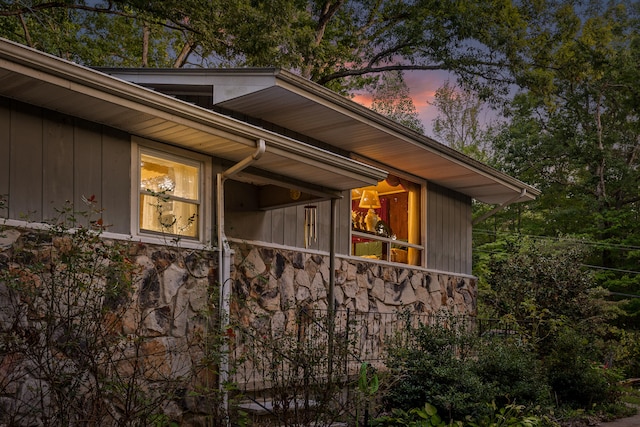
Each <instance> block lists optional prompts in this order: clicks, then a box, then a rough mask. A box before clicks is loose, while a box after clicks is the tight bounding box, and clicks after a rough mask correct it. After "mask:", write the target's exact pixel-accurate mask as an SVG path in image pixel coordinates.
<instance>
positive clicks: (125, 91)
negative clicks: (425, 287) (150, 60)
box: [0, 40, 386, 194]
mask: <svg viewBox="0 0 640 427" xmlns="http://www.w3.org/2000/svg"><path fill="white" fill-rule="evenodd" d="M0 96H5V97H7V98H11V99H15V100H18V101H21V102H24V103H27V104H31V105H35V106H38V107H42V108H46V109H49V110H53V111H57V112H60V113H64V114H68V115H71V116H75V117H79V118H82V119H86V120H89V121H92V122H96V123H101V124H104V125H107V126H110V127H113V128H116V129H120V130H123V131H125V132H128V133H130V134H133V135H136V136H140V137H143V138H149V139H153V140H155V141H159V142H164V143H168V144H172V145H176V146H180V147H184V148H189V149H192V150H195V151H198V152H202V153H206V154H210V155H213V156H216V157H220V158H223V159H226V160H229V161H231V162H238V161H241V160H242V159H244V158H246V157H247V156H250V155H251V154H252V153H253V152H254V151H255V141H256V140H257V139H264V140H265V141H266V146H267V148H266V152H265V153H264V154H263V155H262V157H260V159H259V161H258V162H257V163H255V165H254V166H255V167H256V168H258V169H260V170H262V171H264V172H266V174H267V175H268V174H269V173H272V174H274V175H277V176H282V177H284V178H286V179H287V180H290V182H291V183H292V185H295V183H298V185H299V186H300V187H301V188H303V189H306V190H312V191H315V192H316V193H323V192H325V194H335V193H336V192H338V191H342V190H347V189H350V188H354V187H359V186H363V185H369V184H372V183H375V182H377V181H379V180H381V179H384V177H386V172H385V171H383V170H381V169H378V168H375V167H370V166H368V165H365V164H363V163H360V162H357V161H354V160H353V159H348V158H345V157H344V156H340V155H337V154H335V153H331V152H329V151H327V150H323V149H319V148H317V147H313V146H311V145H308V144H304V143H302V142H300V141H296V140H294V139H291V138H287V137H284V136H282V135H280V134H277V133H274V132H269V131H267V130H265V129H262V128H258V127H255V126H251V125H248V124H247V123H244V122H241V121H239V120H234V119H232V118H230V117H228V116H225V115H222V114H218V113H215V112H212V111H210V110H206V109H204V108H200V107H197V106H194V105H191V104H189V103H186V102H182V101H179V100H176V99H174V98H171V97H168V96H165V95H162V94H160V93H157V92H154V91H151V90H148V89H145V88H142V87H140V86H137V85H134V84H131V83H128V82H125V81H122V80H119V79H116V78H113V77H111V76H108V75H106V74H103V73H101V72H98V71H95V70H92V69H89V68H86V67H82V66H78V65H76V64H73V63H70V62H68V61H64V60H61V59H59V58H57V57H54V56H51V55H47V54H43V53H41V52H38V51H36V50H33V49H29V48H26V47H24V46H21V45H18V44H16V43H12V42H9V41H6V40H0Z"/></svg>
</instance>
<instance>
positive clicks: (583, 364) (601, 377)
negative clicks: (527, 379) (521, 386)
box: [545, 328, 620, 408]
mask: <svg viewBox="0 0 640 427" xmlns="http://www.w3.org/2000/svg"><path fill="white" fill-rule="evenodd" d="M550 347H551V350H550V351H549V354H548V355H547V356H546V358H545V367H546V370H547V375H548V378H549V385H550V387H551V388H552V390H553V393H554V397H555V398H556V400H557V403H558V404H559V405H566V406H570V407H573V408H590V407H592V406H593V405H595V404H602V403H605V402H611V401H614V400H615V398H616V397H617V396H616V383H617V381H619V380H620V377H619V376H618V375H617V374H616V372H615V371H614V370H612V369H605V368H603V367H602V366H601V365H598V364H596V363H594V362H593V361H592V359H591V358H590V357H589V356H590V355H591V354H593V349H591V348H590V347H589V341H588V339H587V338H586V337H584V336H583V335H581V334H580V333H579V332H577V331H575V330H572V329H569V328H564V329H563V330H562V331H561V332H560V333H558V334H557V335H556V336H555V337H554V340H553V341H552V342H551V343H550Z"/></svg>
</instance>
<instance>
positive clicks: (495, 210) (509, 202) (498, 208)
mask: <svg viewBox="0 0 640 427" xmlns="http://www.w3.org/2000/svg"><path fill="white" fill-rule="evenodd" d="M525 196H527V189H526V188H522V189H521V190H520V194H518V195H517V196H515V197H513V198H511V199H509V200H507V201H506V202H504V203H501V204H499V205H498V206H496V207H495V208H493V209H491V210H490V211H489V212H485V213H484V214H482V215H480V216H479V217H478V218H476V219H474V220H473V221H472V222H471V225H476V224H478V223H480V222H482V221H484V220H485V219H487V218H489V217H490V216H493V215H495V214H496V213H498V212H500V211H501V210H503V209H505V208H506V207H507V206H509V205H512V204H514V203H516V202H518V201H519V200H520V199H522V198H524V197H525Z"/></svg>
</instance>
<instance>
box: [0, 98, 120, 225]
mask: <svg viewBox="0 0 640 427" xmlns="http://www.w3.org/2000/svg"><path fill="white" fill-rule="evenodd" d="M130 144H131V143H130V137H129V135H128V134H126V133H123V132H120V131H117V130H115V129H111V128H107V127H105V126H102V125H99V124H95V123H91V122H88V121H85V120H81V119H77V118H74V117H71V116H67V115H63V114H60V113H57V112H54V111H50V110H46V109H42V108H39V107H34V106H31V105H27V104H23V103H20V102H16V101H13V100H10V99H7V98H2V97H0V195H3V196H5V197H6V198H7V208H8V209H7V210H6V211H4V212H0V215H2V216H4V217H7V218H9V219H16V220H27V221H34V222H43V221H47V220H50V219H52V218H54V217H56V215H57V210H58V209H61V208H64V207H65V204H66V202H67V201H69V202H71V203H73V205H74V206H75V209H76V210H78V211H86V210H87V207H86V205H85V204H84V202H83V201H82V198H83V197H86V198H89V197H91V196H95V199H96V200H97V202H98V208H99V209H102V210H103V212H102V220H103V223H104V224H106V225H109V228H108V231H111V232H114V233H124V234H129V233H130V230H129V228H130V220H129V217H130V215H131V207H130V206H131V197H130V194H129V192H130V188H131V184H130V175H131V172H130V171H131V163H130V162H131V145H130Z"/></svg>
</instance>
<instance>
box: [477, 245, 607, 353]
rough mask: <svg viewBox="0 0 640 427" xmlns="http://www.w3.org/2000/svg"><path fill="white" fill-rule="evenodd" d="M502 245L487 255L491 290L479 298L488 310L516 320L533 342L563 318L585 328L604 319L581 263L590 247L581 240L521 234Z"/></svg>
mask: <svg viewBox="0 0 640 427" xmlns="http://www.w3.org/2000/svg"><path fill="white" fill-rule="evenodd" d="M504 245H505V247H504V254H505V255H496V256H493V257H492V258H491V259H490V261H489V266H488V270H489V274H488V275H487V277H486V280H487V283H488V284H489V286H490V287H491V291H490V293H487V294H485V295H484V296H483V298H484V303H485V305H486V306H487V307H489V308H490V310H491V313H492V315H494V316H495V317H498V318H500V317H503V316H509V317H510V318H513V319H515V320H516V321H518V322H520V323H521V325H522V326H523V329H524V330H528V334H529V335H530V337H531V338H533V339H534V342H538V341H539V340H541V339H543V338H544V334H546V333H549V332H550V331H552V330H553V329H554V328H555V327H556V325H557V324H559V323H562V322H564V321H565V320H567V319H568V320H575V321H576V322H581V323H582V324H583V325H584V327H585V328H591V327H594V326H595V325H597V324H598V323H600V322H603V321H604V320H605V319H606V310H605V308H604V307H603V306H602V304H601V303H600V302H599V297H600V294H598V292H596V291H597V285H596V283H595V281H594V280H593V278H592V276H591V275H590V274H589V272H588V271H585V269H584V268H583V266H582V262H583V260H584V259H585V258H586V257H587V255H588V248H586V247H584V246H581V245H580V242H579V241H575V240H574V241H560V242H558V243H554V242H551V241H544V240H540V241H536V240H533V239H527V238H521V239H520V240H518V241H515V240H507V241H505V242H504ZM506 254H509V256H506ZM532 322H533V323H532Z"/></svg>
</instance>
